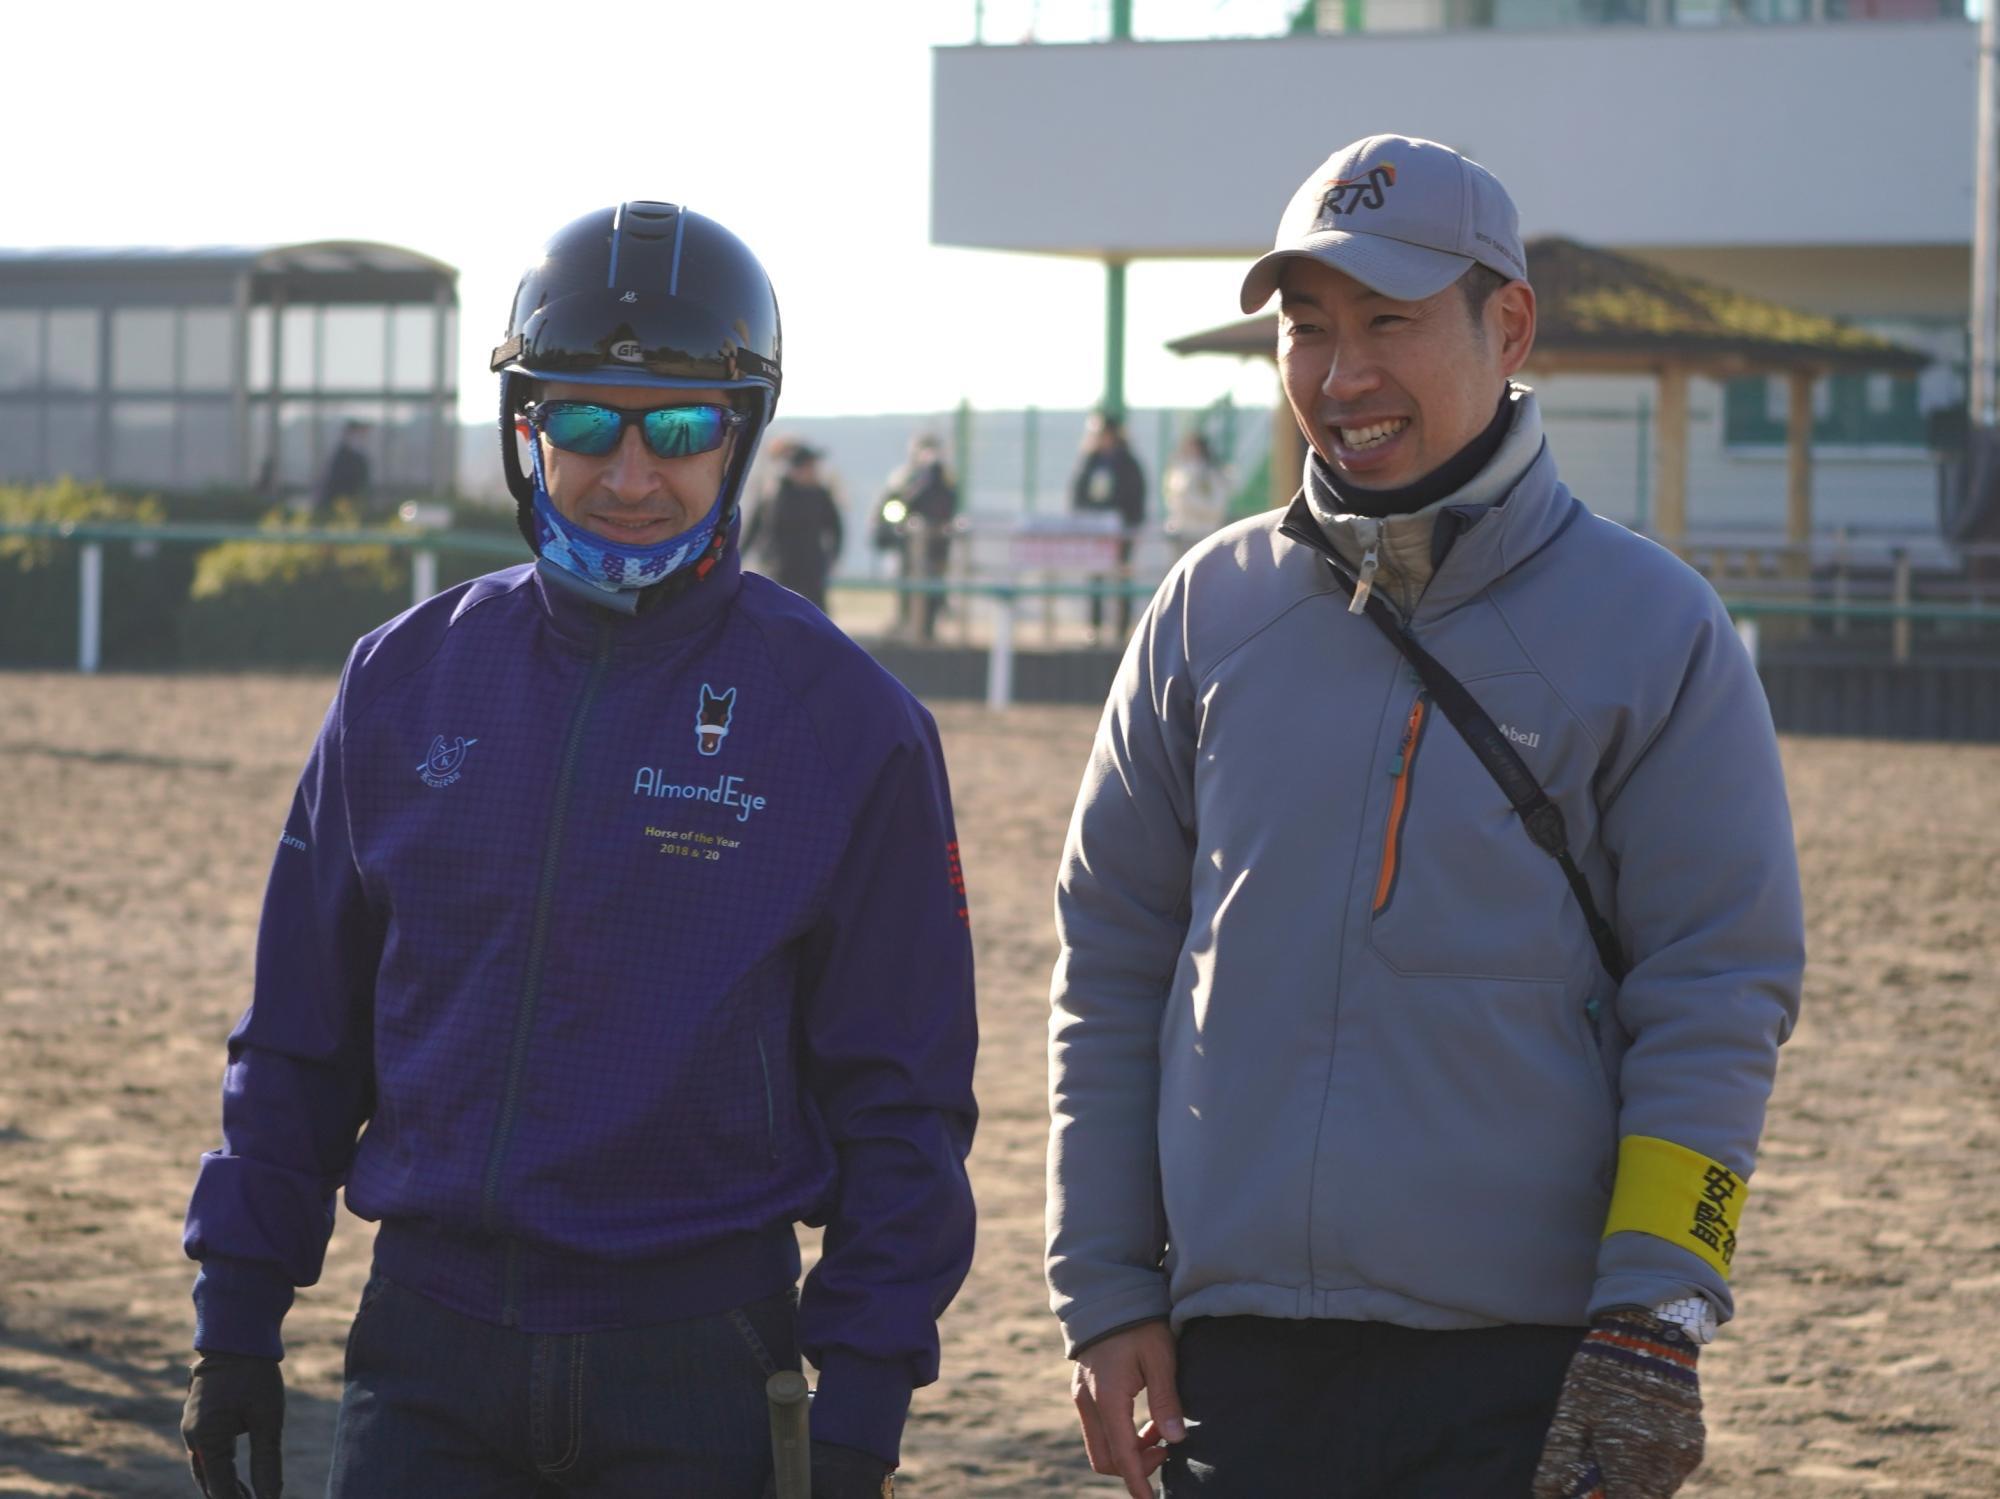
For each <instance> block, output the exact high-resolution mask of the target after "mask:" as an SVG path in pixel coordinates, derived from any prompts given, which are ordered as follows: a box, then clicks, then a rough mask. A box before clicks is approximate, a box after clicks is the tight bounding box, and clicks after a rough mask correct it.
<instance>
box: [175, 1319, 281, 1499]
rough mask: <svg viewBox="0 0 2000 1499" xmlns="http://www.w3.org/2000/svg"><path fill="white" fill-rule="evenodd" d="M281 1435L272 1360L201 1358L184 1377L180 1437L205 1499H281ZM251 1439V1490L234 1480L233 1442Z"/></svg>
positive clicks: (231, 1356) (235, 1356)
mask: <svg viewBox="0 0 2000 1499" xmlns="http://www.w3.org/2000/svg"><path fill="white" fill-rule="evenodd" d="M284 1431H285V1376H284V1375H283V1374H282V1373H280V1372H279V1369H278V1361H277V1360H276V1359H274V1358H257V1357H255V1356H253V1355H251V1354H247V1353H204V1354H202V1355H201V1356H200V1357H199V1358H197V1359H196V1360H195V1365H194V1368H193V1369H191V1370H189V1371H188V1397H187V1408H186V1409H185V1410H183V1411H182V1413H181V1437H182V1439H183V1440H184V1441H185V1442H186V1443H187V1449H188V1471H190V1472H191V1473H193V1474H194V1482H195V1487H196V1488H198V1489H200V1490H201V1492H202V1495H203V1499H252V1496H253V1495H254V1496H255V1499H279V1496H280V1495H282V1494H283V1493H284V1491H285V1476H284V1460H283V1458H282V1457H281V1455H280V1452H279V1444H280V1440H281V1438H282V1437H283V1435H284ZM239 1436H248V1437H249V1438H250V1487H249V1488H247V1489H246V1488H245V1487H244V1486H243V1484H242V1482H241V1481H240V1480H239V1479H238V1478H237V1476H236V1439H237V1437H239Z"/></svg>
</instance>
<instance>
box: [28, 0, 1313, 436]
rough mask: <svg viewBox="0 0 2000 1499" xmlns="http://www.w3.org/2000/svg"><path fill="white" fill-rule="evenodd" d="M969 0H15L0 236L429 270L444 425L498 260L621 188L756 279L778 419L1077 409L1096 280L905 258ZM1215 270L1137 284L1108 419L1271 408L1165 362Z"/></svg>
mask: <svg viewBox="0 0 2000 1499" xmlns="http://www.w3.org/2000/svg"><path fill="white" fill-rule="evenodd" d="M1292 8H1293V7H1292V5H1291V4H1289V3H1287V0H1134V12H1135V16H1136V22H1135V29H1136V30H1137V32H1138V34H1139V35H1141V36H1142V37H1144V36H1169V35H1204V34H1217V33H1230V34H1237V35H1243V34H1259V33H1263V34H1268V33H1271V32H1275V31H1278V30H1281V29H1282V28H1283V23H1284V17H1285V15H1286V14H1287V13H1288V12H1289V11H1290V10H1291V9H1292ZM974 10H975V5H974V0H863V3H846V4H841V3H836V0H817V3H815V0H707V3H700V0H653V3H650V4H631V3H618V0H612V3H598V4H583V5H575V6H567V5H556V4H546V5H526V4H519V3H515V0H505V3H481V4H477V5H472V4H466V5H457V4H451V5H446V4H438V3H432V0H402V3H398V4H382V3H379V0H361V3H343V4H336V5H328V6H319V5H310V6H293V5H284V4H271V3H268V0H266V3H261V4H254V5H253V4H240V3H234V0H231V3H203V0H187V3H183V4H179V5H161V4H158V3H146V4H143V5H141V4H132V3H129V0H110V3H106V0H99V3H96V4H92V5H79V6H63V5H55V4H47V5H43V4H28V3H24V4H20V5H15V6H11V7H7V9H6V19H5V21H4V23H3V24H4V36H5V40H6V51H7V54H8V59H9V63H10V66H9V67H8V69H7V73H8V79H7V113H8V117H9V119H10V120H11V121H12V122H13V126H14V140H15V145H14V148H13V150H12V151H10V152H9V172H8V176H9V181H8V184H7V192H6V194H5V196H4V198H0V245H10V246H49V245H134V244H153V245H200V244H239V245H256V244H281V243H291V242H298V241H305V240H316V239H365V240H382V241H387V242H389V243H392V244H399V245H406V246H408V247H410V248H412V249H415V250H420V251H423V252H425V253H426V254H430V255H434V256H436V257H438V258H439V259H441V260H444V261H447V262H449V263H450V264H452V265H455V266H457V267H458V269H459V272H460V277H459V304H460V308H461V322H460V338H459V344H460V356H461V372H460V376H459V386H460V391H461V396H462V399H461V407H462V410H463V411H464V413H465V414H466V415H467V416H468V417H469V418H476V417H479V416H483V415H484V414H485V411H486V408H487V403H488V400H489V399H490V396H489V392H490V389H491V385H490V381H491V378H492V377H491V376H490V375H488V374H487V373H486V360H485V354H486V351H487V350H488V349H489V348H490V347H491V346H492V345H493V344H494V343H496V342H498V341H499V338H500V335H501V332H502V329H503V325H504V320H505V316H506V309H507V304H508V301H509V299H510V297H511V295H512V292H513V288H514V283H515V281H516V279H517V278H518V276H519V274H520V270H521V268H522V266H523V265H525V264H526V263H527V262H528V261H529V260H531V259H532V258H533V257H534V255H535V254H536V252H537V251H538V250H539V248H540V246H541V244H542V242H543V240H545V239H546V238H547V237H548V235H549V233H550V232H551V231H552V230H553V229H555V228H556V227H558V226H559V225H561V224H563V223H565V222H567V221H568V220H569V219H571V218H573V217H575V216H577V215H578V214H581V213H584V212H587V211H589V210H590V209H592V208H597V207H602V206H604V205H607V204H610V203H613V202H616V201H618V200H620V199H624V198H664V199H668V200H670V201H678V202H684V203H686V204H688V205H689V206H690V207H693V208H695V209H698V210H700V211H701V212H703V213H707V214H709V215H711V216H713V217H715V218H717V219H720V220H721V221H722V222H723V223H725V224H727V225H729V226H730V227H731V228H732V229H734V230H735V231H736V232H737V233H738V234H740V235H741V236H742V237H743V238H744V239H745V240H747V241H748V242H749V243H750V245H751V246H752V247H754V248H755V249H756V251H757V252H758V255H759V256H760V258H762V260H763V261H764V264H765V266H766V267H767V268H768V269H769V270H770V272H771V277H772V280H773V281H774V282H775V283H776V285H777V289H778V300H779V305H780V306H781V308H782V309H783V312H784V318H785V395H784V410H785V411H786V412H787V413H788V414H791V415H795V416H798V415H830V414H842V413H857V412H882V411H934V410H941V409H944V408H946V407H949V406H952V405H955V404H956V403H957V402H958V400H959V399H960V398H961V397H964V398H967V399H970V400H971V401H972V402H973V404H974V405H976V406H979V407H983V408H999V407H1017V406H1022V405H1028V404H1034V405H1040V406H1044V407H1063V406H1084V405H1088V404H1090V403H1091V402H1092V401H1093V400H1094V399H1095V398H1096V397H1097V395H1098V394H1099V391H1100V388H1101V384H1102V377H1103V356H1102V339H1103V331H1102V330H1103V323H1104V311H1103V293H1104V273H1103V270H1102V268H1101V267H1100V266H1099V265H1097V264H1095V263H1093V262H1088V261H1077V260H1067V259H1056V258H1050V257H1040V256H1026V255H1000V254H992V253H986V252H978V251H968V250H948V249H939V248H934V247H933V246H931V245H930V243H929V238H928V225H929V214H930V187H929V173H930V48H931V47H932V46H933V45H957V44H961V43H965V42H968V41H970V40H971V39H972V31H973V16H974ZM984 10H985V35H986V38H987V39H988V40H989V41H1012V40H1018V39H1020V38H1021V37H1022V36H1023V35H1024V34H1025V33H1027V32H1028V31H1030V30H1031V29H1032V30H1033V31H1034V33H1035V34H1036V35H1037V36H1038V37H1039V38H1040V39H1042V40H1045V41H1060V40H1071V39H1083V38H1089V37H1092V36H1101V35H1102V34H1103V33H1104V31H1105V30H1106V29H1107V20H1106V17H1107V15H1108V10H1109V6H1108V3H1107V0H1041V3H1040V4H1036V3H1034V0H987V3H986V5H985V7H984ZM1240 274H1241V268H1240V267H1238V266H1235V265H1224V264H1219V263H1216V262H1197V263H1177V264H1165V263H1153V264H1146V263H1141V264H1139V265H1135V266H1134V267H1133V268H1132V270H1131V272H1130V275H1129V281H1128V290H1127V363H1126V398H1127V401H1128V402H1129V403H1130V404H1131V405H1133V406H1135V407H1146V406H1155V405H1167V406H1182V407H1189V406H1200V405H1205V404H1207V403H1208V402H1209V401H1211V400H1213V399H1214V398H1215V397H1216V396H1218V395H1220V394H1222V393H1223V392H1224V391H1225V390H1234V391H1235V393H1236V395H1237V397H1238V399H1239V400H1250V401H1259V402H1263V401H1268V400H1269V399H1270V398H1271V395H1272V382H1271V377H1270V374H1269V366H1267V365H1266V366H1262V367H1261V368H1245V367H1244V366H1242V365H1239V364H1237V363H1234V362H1231V361H1227V360H1219V359H1215V358H1213V357H1208V358H1196V359H1189V360H1182V359H1177V358H1175V357H1174V356H1173V355H1170V354H1168V353H1166V352H1165V351H1164V350H1163V349H1162V348H1161V344H1162V343H1163V341H1164V340H1166V339H1168V338H1171V337H1174V336H1177V335H1179V334H1182V333H1187V332H1190V331H1192V330H1194V329H1197V328H1204V327H1209V326H1212V325H1214V324H1216V323H1221V322H1226V321H1228V320H1230V319H1231V318H1232V317H1234V316H1235V315H1236V313H1235V300H1234V291H1235V286H1236V281H1237V278H1238V276H1239V275H1240Z"/></svg>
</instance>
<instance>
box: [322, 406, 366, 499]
mask: <svg viewBox="0 0 2000 1499" xmlns="http://www.w3.org/2000/svg"><path fill="white" fill-rule="evenodd" d="M367 441H368V424H367V423H366V422H360V421H350V422H343V423H342V424H341V428H340V441H339V443H337V444H336V445H335V447H334V450H333V452H332V453H331V454H329V455H328V456H327V460H326V467H325V468H323V469H321V470H320V475H319V482H318V483H317V484H315V485H314V486H313V496H312V519H313V521H314V522H315V523H318V522H323V521H325V520H326V519H327V518H328V517H330V516H331V515H332V514H333V507H334V503H335V502H336V501H339V500H352V501H353V502H354V503H355V504H357V505H360V504H365V503H366V502H367V500H368V492H369V484H370V476H371V469H370V466H369V463H368V454H367V452H366V451H365V448H364V445H365V444H366V443H367Z"/></svg>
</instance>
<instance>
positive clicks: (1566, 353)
mask: <svg viewBox="0 0 2000 1499" xmlns="http://www.w3.org/2000/svg"><path fill="white" fill-rule="evenodd" d="M1526 248H1527V251H1528V279H1529V281H1530V282H1531V283H1532V284H1533V286H1534V288H1535V312H1536V316H1535V348H1534V352H1533V353H1532V354H1531V355H1530V356H1529V359H1528V363H1527V366H1526V368H1525V370H1524V371H1523V373H1525V374H1527V375H1528V376H1530V377H1531V378H1533V377H1537V376H1543V375H1558V374H1570V373H1575V374H1618V375H1650V376H1652V377H1653V378H1654V380H1655V382H1656V384H1657V387H1658V395H1659V401H1658V405H1657V407H1656V409H1655V412H1654V426H1655V431H1656V433H1657V437H1658V442H1657V448H1656V451H1655V454H1654V469H1655V473H1654V517H1653V525H1652V530H1653V533H1654V534H1655V535H1656V536H1657V537H1659V538H1660V539H1661V540H1662V541H1665V542H1666V543H1667V544H1668V545H1670V546H1673V545H1677V544H1678V543H1679V541H1680V538H1681V537H1682V536H1683V535H1684V534H1685V532H1686V529H1687V476H1688V465H1687V454H1688V382H1689V380H1690V378H1691V377H1693V376H1697V375H1699V376H1706V377H1708V378H1711V379H1728V378H1730V377H1732V376H1737V375H1783V376H1784V377H1785V378H1786V383H1787V384H1788V385H1789V387H1790V391H1789V394H1788V397H1787V403H1788V404H1787V414H1786V421H1785V533H1786V536H1787V538H1788V539H1789V540H1790V541H1791V542H1792V543H1793V544H1794V545H1795V547H1796V548H1798V549H1799V555H1800V556H1801V557H1802V556H1803V549H1804V547H1805V544H1806V542H1807V541H1808V540H1809V539H1810V537H1811V534H1812V422H1813V416H1812V387H1813V382H1814V381H1815V380H1816V379H1817V378H1818V377H1819V376H1821V375H1825V374H1835V373H1849V372H1853V373H1860V372H1864V371H1865V372H1878V371H1879V372H1884V373H1902V374H1914V373H1915V372H1916V371H1918V370H1920V369H1922V368H1923V367H1924V366H1925V365H1927V364H1929V363H1930V356H1928V355H1926V354H1922V353H1919V352H1917V351H1916V350H1915V349H1907V348H1904V347H1903V346H1902V345H1901V344H1897V343H1892V342H1890V341H1889V340H1888V339H1886V338H1880V337H1878V336H1876V335H1875V334H1873V333H1867V332H1864V331H1863V330H1861V329H1859V328H1856V327H1853V326H1851V325H1849V324H1847V323H1843V322H1841V321H1839V320H1838V319H1836V318H1830V317H1822V316H1821V315H1820V314H1818V313H1816V312H1804V311H1801V310H1800V309H1798V308H1796V307H1786V306H1783V305H1782V304H1780V303H1777V302H1769V301H1766V300H1765V299H1764V298H1762V297H1753V296H1750V295H1748V294H1747V293H1744V292H1739V291H1730V290H1728V289H1727V288H1724V287H1720V286H1715V285H1713V284H1711V283H1709V282H1706V281H1697V280H1696V279H1695V278H1694V277H1692V276H1682V275H1677V274H1675V273H1674V272H1672V271H1666V270H1662V269H1661V268H1660V267H1658V266H1656V265H1651V264H1649V263H1647V262H1646V261H1643V260H1637V259H1634V258H1633V257H1632V256H1630V255H1619V254H1616V253H1615V252H1613V251H1610V250H1599V249H1596V248H1594V247H1592V246H1590V245H1580V244H1578V243H1577V242H1576V241H1575V240H1568V239H1558V238H1554V237H1548V238H1543V239H1535V240H1530V241H1528V244H1527V247H1526ZM1167 347H1168V348H1169V349H1171V350H1173V351H1174V352H1175V353H1176V354H1238V355H1248V356H1261V357H1263V358H1265V359H1270V360H1276V358H1277V353H1278V315H1277V313H1276V312H1267V313H1264V314H1263V315H1262V316H1259V317H1254V318H1249V319H1246V320H1244V321H1242V322H1236V323H1226V324H1224V325H1223V326H1222V327H1219V328H1211V329H1209V330H1208V331H1207V332H1205V333H1192V334H1189V335H1188V336H1187V337H1186V338H1177V339H1175V340H1174V341H1173V342H1171V343H1169V344H1168V345H1167ZM1272 440H1273V449H1272V451H1273V453H1274V454H1275V453H1280V452H1282V453H1284V454H1285V455H1286V462H1283V463H1280V462H1275V461H1274V462H1273V464H1272V468H1271V478H1272V486H1273V489H1272V494H1273V500H1272V503H1273V504H1282V503H1283V501H1284V498H1285V496H1286V494H1288V493H1289V489H1288V486H1289V485H1290V484H1291V482H1292V478H1291V476H1292V475H1293V474H1295V473H1297V471H1298V470H1297V462H1296V460H1297V459H1298V458H1299V457H1300V456H1301V455H1302V452H1303V450H1302V448H1300V446H1299V444H1300V442H1301V441H1302V439H1301V438H1300V436H1299V433H1298V428H1297V426H1296V425H1295V424H1294V423H1293V421H1292V419H1291V414H1290V411H1289V409H1288V408H1287V407H1286V405H1285V403H1284V401H1282V400H1280V401H1279V402H1278V403H1277V406H1276V407H1275V408H1274V410H1273V412H1272Z"/></svg>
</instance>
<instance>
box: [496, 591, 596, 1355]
mask: <svg viewBox="0 0 2000 1499" xmlns="http://www.w3.org/2000/svg"><path fill="white" fill-rule="evenodd" d="M610 663H611V621H610V620H606V621H604V623H603V624H602V625H601V626H600V627H599V631H598V637H597V656H596V659H594V660H593V661H592V662H591V663H590V675H589V676H588V677H587V678H586V679H585V681H584V684H583V694H582V696H581V697H580V698H579V699H578V701H577V705H576V708H575V711H574V712H572V713H571V714H570V720H569V734H568V737H567V739H566V741H565V742H564V744H563V757H562V768H561V769H560V770H559V771H558V772H557V775H556V794H555V805H554V808H553V810H552V811H551V813H550V815H549V835H548V839H547V841H546V842H545V843H544V844H543V846H542V873H541V881H540V884H539V886H538V887H537V889H536V892H535V917H534V923H533V925H532V926H531V928H530V929H529V935H528V960H527V963H526V965H525V968H524V971H523V974H522V978H521V998H520V1000H519V1002H518V1003H517V1004H516V1006H515V1010H514V1040H513V1044H512V1046H511V1047H510V1049H509V1051H508V1054H507V1084H506V1091H505V1092H503V1093H502V1094H501V1096H500V1121H499V1123H498V1124H497V1125H495V1126H494V1130H493V1147H492V1149H491V1150H490V1151H489V1152H488V1154H487V1157H486V1176H485V1181H484V1184H483V1186H482V1188H481V1191H480V1221H481V1223H482V1225H483V1226H484V1227H485V1229H486V1231H487V1232H488V1233H489V1234H490V1233H493V1232H495V1231H497V1229H498V1228H499V1216H500V1171H501V1168H502V1167H503V1166H504V1165H505V1164H506V1160H507V1148H508V1146H509V1145H511V1144H512V1143H513V1138H514V1124H515V1121H516V1118H517V1116H518V1115H519V1113H520V1108H521V1078H522V1074H523V1073H524V1072H526V1070H527V1066H528V1043H529V1040H530V1038H531V1037H532V1035H533V1033H534V1026H535V1008H536V1004H537V1001H539V1000H540V998H541V991H542V970H543V968H544V966H545V965H546V962H547V959H548V937H549V908H550V907H551V906H552V905H553V904H554V903H555V891H556V872H557V870H558V868H559V867H560V861H561V855H562V841H563V826H564V824H565V822H566V821H567V820H568V814H569V798H570V792H571V789H572V787H573V785H574V783H575V779H576V762H577V757H578V756H579V755H580V754H581V753H582V751H583V730H584V726H585V724H587V723H588V722H589V719H590V710H591V708H592V706H593V705H594V704H595V703H596V701H597V693H598V689H599V688H600V687H601V686H602V685H603V682H604V671H605V668H606V667H607V666H609V665H610ZM519 1268H520V1255H519V1249H518V1246H517V1245H516V1244H515V1243H514V1242H513V1241H512V1240H509V1242H508V1244H507V1276H506V1281H507V1284H506V1290H505V1295H504V1301H503V1304H502V1306H501V1309H500V1320H501V1323H502V1324H503V1325H504V1326H508V1327H512V1326H514V1325H515V1324H516V1323H517V1322H519V1321H520V1315H521V1314H520V1304H519V1295H520V1286H519Z"/></svg>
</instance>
